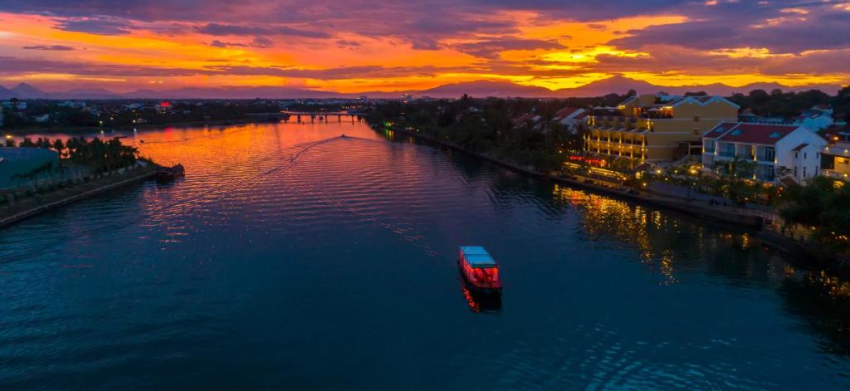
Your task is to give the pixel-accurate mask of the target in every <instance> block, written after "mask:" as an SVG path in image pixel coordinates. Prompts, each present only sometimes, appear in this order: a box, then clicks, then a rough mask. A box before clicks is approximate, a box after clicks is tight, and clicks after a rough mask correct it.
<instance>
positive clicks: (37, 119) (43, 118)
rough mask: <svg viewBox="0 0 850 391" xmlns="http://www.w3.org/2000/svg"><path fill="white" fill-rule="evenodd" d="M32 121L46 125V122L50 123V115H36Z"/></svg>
mask: <svg viewBox="0 0 850 391" xmlns="http://www.w3.org/2000/svg"><path fill="white" fill-rule="evenodd" d="M34 119H35V122H37V123H40V124H43V123H46V122H47V121H50V114H42V115H37V116H35V118H34Z"/></svg>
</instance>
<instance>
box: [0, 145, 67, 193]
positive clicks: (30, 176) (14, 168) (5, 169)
mask: <svg viewBox="0 0 850 391" xmlns="http://www.w3.org/2000/svg"><path fill="white" fill-rule="evenodd" d="M57 167H59V154H58V153H56V151H51V150H49V149H44V148H6V147H2V148H0V189H7V188H10V187H14V186H17V185H19V184H22V183H26V182H29V181H32V180H38V179H39V178H42V177H45V176H50V175H51V174H52V170H54V169H56V168H57Z"/></svg>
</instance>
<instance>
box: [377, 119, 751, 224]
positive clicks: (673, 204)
mask: <svg viewBox="0 0 850 391" xmlns="http://www.w3.org/2000/svg"><path fill="white" fill-rule="evenodd" d="M393 131H394V132H397V133H399V134H404V135H407V136H412V137H414V138H417V139H419V140H422V141H427V142H431V143H434V144H437V145H439V146H443V147H446V148H451V149H453V150H456V151H459V152H463V153H466V154H469V155H472V156H475V157H477V158H480V159H483V160H486V161H489V162H491V163H494V164H497V165H499V166H501V167H504V168H507V169H510V170H512V171H515V172H519V173H522V174H525V175H528V176H532V177H535V178H539V179H545V180H549V181H552V182H555V183H558V184H563V185H567V186H571V187H578V188H582V189H588V190H592V191H595V192H598V193H602V194H605V195H608V196H613V197H617V198H623V199H628V200H633V201H638V202H641V203H643V204H649V205H653V206H659V207H664V208H668V209H674V210H677V211H679V212H683V213H687V214H690V215H694V216H696V217H700V218H702V219H705V220H711V221H715V222H722V223H731V224H735V225H737V226H743V227H747V228H753V229H760V228H762V225H763V223H764V222H763V219H762V218H761V217H758V216H752V215H748V214H745V213H741V212H739V211H736V208H733V207H722V206H716V207H714V206H712V207H708V205H705V206H703V205H700V204H698V203H697V202H696V201H688V200H683V199H678V198H673V197H667V196H663V195H659V194H653V193H649V192H646V191H636V190H632V191H629V189H624V188H621V187H616V186H615V185H613V184H611V185H607V184H604V183H603V182H602V181H599V180H593V179H590V178H585V179H582V178H578V177H577V178H570V177H565V176H561V175H555V174H552V173H545V172H541V171H538V170H535V169H533V168H530V167H523V166H520V165H517V164H514V163H511V162H508V161H505V160H502V159H499V158H497V157H494V156H491V155H488V154H482V153H477V152H473V151H469V150H467V149H466V148H463V147H461V146H459V145H457V144H455V143H452V142H449V141H443V140H438V139H435V138H433V137H431V136H429V135H425V134H422V133H418V132H412V131H408V130H404V129H393Z"/></svg>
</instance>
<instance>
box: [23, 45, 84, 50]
mask: <svg viewBox="0 0 850 391" xmlns="http://www.w3.org/2000/svg"><path fill="white" fill-rule="evenodd" d="M23 48H24V49H26V50H47V51H59V52H66V51H71V50H74V48H73V47H70V46H65V45H50V46H46V45H35V46H24V47H23Z"/></svg>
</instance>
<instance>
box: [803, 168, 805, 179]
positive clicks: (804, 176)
mask: <svg viewBox="0 0 850 391" xmlns="http://www.w3.org/2000/svg"><path fill="white" fill-rule="evenodd" d="M805 177H806V166H803V178H805Z"/></svg>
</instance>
